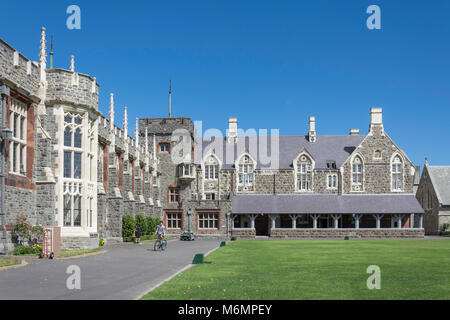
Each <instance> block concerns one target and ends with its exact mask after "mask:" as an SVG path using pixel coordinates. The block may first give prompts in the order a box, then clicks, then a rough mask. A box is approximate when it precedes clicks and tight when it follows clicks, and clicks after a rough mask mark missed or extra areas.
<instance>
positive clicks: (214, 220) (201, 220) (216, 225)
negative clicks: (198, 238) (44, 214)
mask: <svg viewBox="0 0 450 320" xmlns="http://www.w3.org/2000/svg"><path fill="white" fill-rule="evenodd" d="M205 215H206V217H205ZM205 222H206V223H207V224H206V226H205ZM200 225H202V226H200ZM211 225H212V226H211ZM197 230H202V231H204V230H220V212H218V211H200V212H197Z"/></svg>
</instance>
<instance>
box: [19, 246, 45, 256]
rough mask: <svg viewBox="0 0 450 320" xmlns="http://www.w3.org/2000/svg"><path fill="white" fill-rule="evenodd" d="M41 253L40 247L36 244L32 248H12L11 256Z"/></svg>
mask: <svg viewBox="0 0 450 320" xmlns="http://www.w3.org/2000/svg"><path fill="white" fill-rule="evenodd" d="M41 251H42V247H41V246H40V245H38V244H35V245H34V246H32V247H26V246H18V247H15V248H14V252H13V255H15V256H19V255H24V254H39V253H40V252H41Z"/></svg>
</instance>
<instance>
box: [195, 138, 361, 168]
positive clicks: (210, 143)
mask: <svg viewBox="0 0 450 320" xmlns="http://www.w3.org/2000/svg"><path fill="white" fill-rule="evenodd" d="M365 137H366V135H353V136H351V135H319V136H317V140H316V141H315V142H309V141H308V136H279V156H278V157H277V158H278V159H279V161H278V165H276V166H275V167H273V168H270V164H269V163H268V162H267V161H265V157H264V156H265V155H269V156H270V155H271V150H272V149H274V150H275V148H271V137H270V136H268V137H266V136H254V137H253V136H250V137H249V136H246V137H238V142H237V143H228V142H227V138H226V137H212V138H209V137H198V138H197V140H196V143H197V148H195V149H196V156H195V159H196V163H197V164H200V163H199V159H203V157H204V155H205V154H206V153H207V151H208V150H209V149H212V148H214V149H215V154H216V155H217V156H218V158H219V159H220V160H221V161H222V164H223V165H222V169H233V168H234V161H235V160H236V158H237V157H239V156H240V155H241V154H242V152H244V151H246V150H247V151H248V152H249V153H250V154H251V155H252V157H253V158H254V159H256V161H257V165H256V169H269V168H270V169H293V160H294V159H295V157H296V156H297V155H298V154H299V153H300V151H301V150H302V149H305V150H306V151H307V152H308V153H309V154H311V156H312V157H313V159H314V161H315V168H316V169H327V161H329V160H334V161H336V166H337V168H339V167H340V166H341V165H342V164H343V163H344V162H345V160H346V159H347V158H348V157H349V156H350V154H351V153H352V152H353V151H354V150H355V149H356V147H357V146H358V145H359V144H360V143H361V142H362V140H363V139H364V138H365ZM260 141H261V142H267V149H266V147H265V146H264V145H263V144H262V143H261V145H262V147H261V151H260V147H259V145H260V143H259V142H260ZM200 145H201V146H202V151H201V150H200V148H198V147H199V146H200ZM238 148H239V149H238ZM266 150H267V151H266ZM199 152H202V155H203V156H200V154H199ZM258 154H261V155H262V156H258ZM267 158H269V157H267Z"/></svg>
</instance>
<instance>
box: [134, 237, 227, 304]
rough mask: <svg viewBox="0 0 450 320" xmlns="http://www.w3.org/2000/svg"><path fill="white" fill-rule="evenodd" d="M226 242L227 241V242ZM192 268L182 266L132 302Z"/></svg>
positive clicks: (206, 254) (191, 265)
mask: <svg viewBox="0 0 450 320" xmlns="http://www.w3.org/2000/svg"><path fill="white" fill-rule="evenodd" d="M227 242H228V241H227ZM219 248H220V246H217V247H216V248H213V249H211V250H209V251H208V252H207V253H205V254H204V256H205V257H207V256H208V255H209V254H211V253H213V252H214V251H216V250H217V249H219ZM193 266H195V264H192V263H190V264H188V265H186V266H184V267H183V268H181V269H180V270H178V271H177V272H175V273H174V274H172V275H170V276H169V277H167V278H166V279H164V280H162V281H160V282H159V283H157V284H156V285H154V286H152V287H151V288H150V289H148V290H146V291H145V292H144V293H143V294H139V296H138V297H136V298H135V299H134V300H140V299H141V298H142V297H144V296H145V295H147V294H148V293H150V292H152V291H153V290H155V289H156V288H158V287H160V286H161V285H163V284H164V283H165V282H167V281H170V280H172V279H173V278H174V277H176V276H177V275H179V274H180V273H182V272H184V271H186V270H188V269H190V268H192V267H193Z"/></svg>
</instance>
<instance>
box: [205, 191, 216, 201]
mask: <svg viewBox="0 0 450 320" xmlns="http://www.w3.org/2000/svg"><path fill="white" fill-rule="evenodd" d="M204 197H205V200H208V201H215V200H217V194H216V192H205V193H204ZM208 198H209V199H208ZM213 198H214V199H213Z"/></svg>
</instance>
